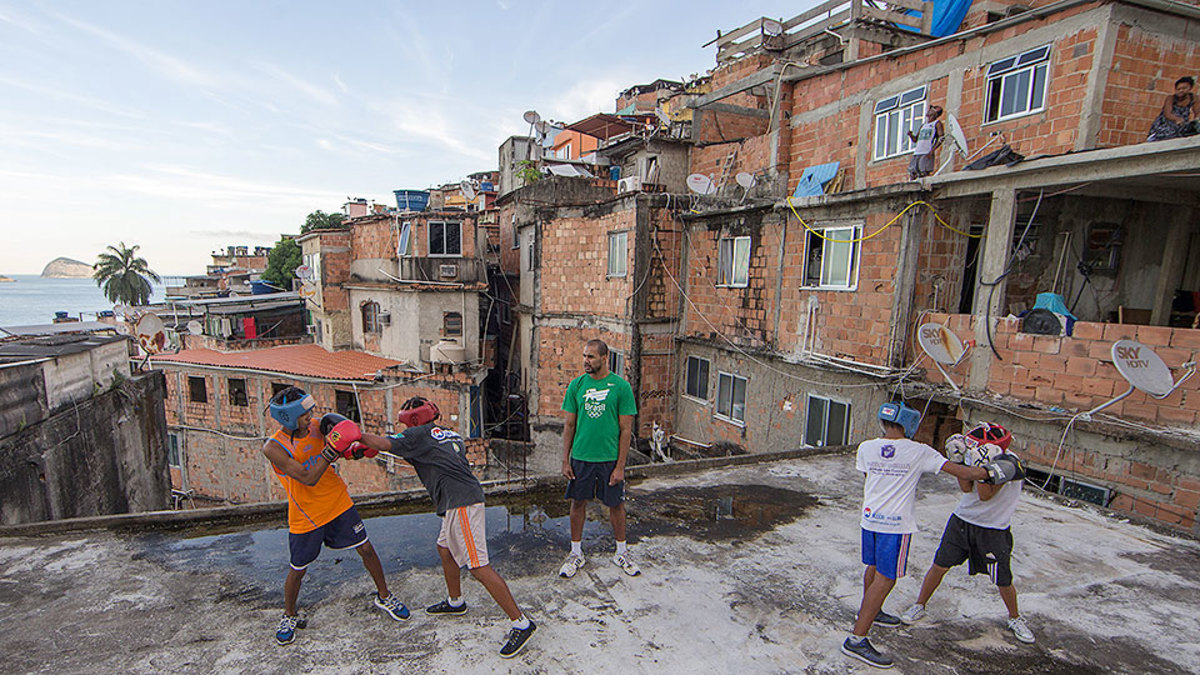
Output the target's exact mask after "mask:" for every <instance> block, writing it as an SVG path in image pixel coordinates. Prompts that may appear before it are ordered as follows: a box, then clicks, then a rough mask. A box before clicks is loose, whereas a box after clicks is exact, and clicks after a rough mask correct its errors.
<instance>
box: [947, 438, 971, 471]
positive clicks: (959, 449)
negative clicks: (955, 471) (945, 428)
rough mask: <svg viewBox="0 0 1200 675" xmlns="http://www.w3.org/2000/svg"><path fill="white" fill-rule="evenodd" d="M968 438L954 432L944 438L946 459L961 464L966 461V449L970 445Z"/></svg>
mask: <svg viewBox="0 0 1200 675" xmlns="http://www.w3.org/2000/svg"><path fill="white" fill-rule="evenodd" d="M968 441H969V439H968V438H967V437H966V436H963V435H962V434H954V435H953V436H951V437H950V438H947V439H946V459H948V460H950V461H951V462H954V463H955V464H963V463H964V462H965V461H966V457H967V450H968V449H969V448H970V447H971V446H970V443H969V442H968Z"/></svg>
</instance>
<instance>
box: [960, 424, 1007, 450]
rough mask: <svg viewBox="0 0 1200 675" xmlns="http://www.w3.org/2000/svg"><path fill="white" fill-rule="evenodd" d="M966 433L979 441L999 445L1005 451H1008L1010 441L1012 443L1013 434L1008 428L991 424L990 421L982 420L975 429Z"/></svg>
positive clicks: (968, 436)
mask: <svg viewBox="0 0 1200 675" xmlns="http://www.w3.org/2000/svg"><path fill="white" fill-rule="evenodd" d="M966 435H967V438H970V439H973V440H975V441H978V442H979V443H992V444H994V445H998V446H1000V449H1001V450H1004V451H1005V452H1007V451H1008V445H1009V443H1012V434H1011V433H1009V432H1008V429H1005V428H1004V427H1002V426H1000V425H999V424H991V423H989V422H980V423H979V424H977V425H976V426H975V428H974V429H972V430H970V431H968V432H967V434H966Z"/></svg>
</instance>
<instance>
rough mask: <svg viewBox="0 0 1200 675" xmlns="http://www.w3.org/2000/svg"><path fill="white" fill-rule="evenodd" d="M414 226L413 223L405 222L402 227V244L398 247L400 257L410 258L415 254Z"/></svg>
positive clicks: (397, 253)
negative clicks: (413, 241) (413, 242)
mask: <svg viewBox="0 0 1200 675" xmlns="http://www.w3.org/2000/svg"><path fill="white" fill-rule="evenodd" d="M412 231H413V226H412V222H411V221H408V220H406V221H404V223H403V224H402V225H401V226H400V243H399V244H397V245H396V255H397V256H399V257H402V258H403V257H404V256H410V255H412V254H413V250H412V249H413V244H412V240H413V236H412Z"/></svg>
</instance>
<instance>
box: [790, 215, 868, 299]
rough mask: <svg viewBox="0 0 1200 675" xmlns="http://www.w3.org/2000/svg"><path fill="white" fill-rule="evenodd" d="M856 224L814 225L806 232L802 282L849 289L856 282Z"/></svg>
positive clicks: (816, 286)
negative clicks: (806, 242)
mask: <svg viewBox="0 0 1200 675" xmlns="http://www.w3.org/2000/svg"><path fill="white" fill-rule="evenodd" d="M861 235H862V227H861V226H859V225H827V226H824V227H820V226H816V227H813V228H812V230H810V231H809V232H808V248H807V251H808V255H807V256H805V259H804V285H805V286H808V287H812V288H829V289H834V290H851V289H853V288H854V287H855V286H857V285H858V254H859V246H858V243H859V242H858V240H859V238H860V237H861Z"/></svg>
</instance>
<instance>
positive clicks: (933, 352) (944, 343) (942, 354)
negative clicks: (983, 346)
mask: <svg viewBox="0 0 1200 675" xmlns="http://www.w3.org/2000/svg"><path fill="white" fill-rule="evenodd" d="M917 344H918V345H920V346H921V351H923V352H925V355H926V356H928V357H929V358H931V359H933V365H934V366H936V367H937V369H938V372H939V373H941V374H942V377H944V378H946V381H947V382H949V383H950V386H951V387H953V388H954V391H955V392H958V393H961V392H962V389H959V387H958V385H957V384H956V383H955V382H954V378H952V377H950V374H949V373H947V372H946V370H945V369H944V368H942V366H943V365H946V366H950V367H951V368H953V367H954V366H957V365H958V364H959V363H961V362H962V360H963V357H964V356H966V355H967V349H968V348H969V347H970V346H971V345H970V343H968V344H967V345H964V344H963V343H962V340H959V339H958V336H957V335H955V334H954V333H953V332H951V330H950V329H949V328H946V327H945V326H943V325H942V324H940V323H933V322H930V323H925V324H921V326H920V327H919V328H917Z"/></svg>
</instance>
